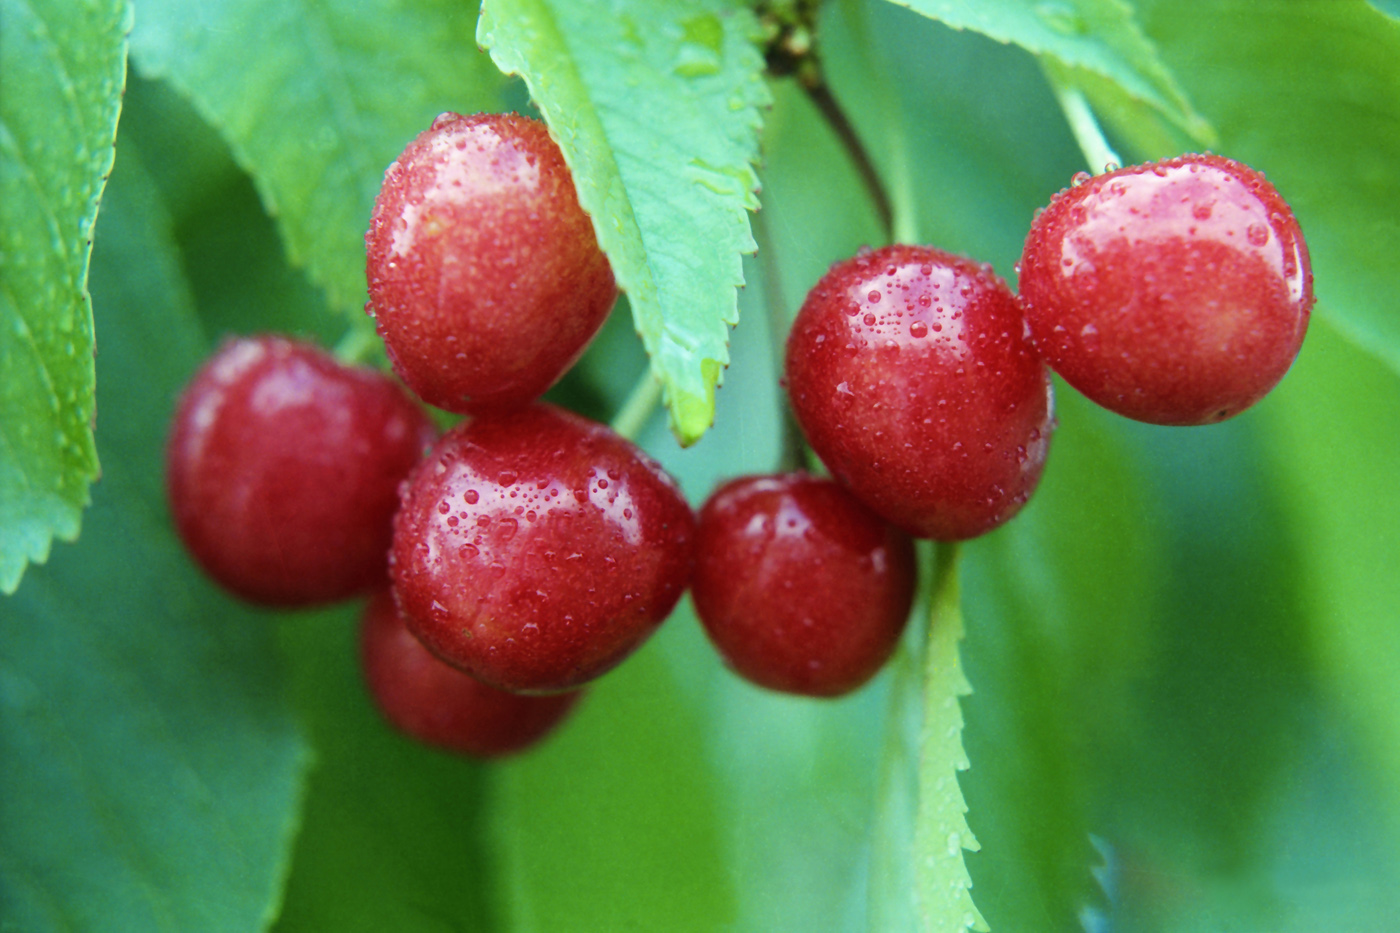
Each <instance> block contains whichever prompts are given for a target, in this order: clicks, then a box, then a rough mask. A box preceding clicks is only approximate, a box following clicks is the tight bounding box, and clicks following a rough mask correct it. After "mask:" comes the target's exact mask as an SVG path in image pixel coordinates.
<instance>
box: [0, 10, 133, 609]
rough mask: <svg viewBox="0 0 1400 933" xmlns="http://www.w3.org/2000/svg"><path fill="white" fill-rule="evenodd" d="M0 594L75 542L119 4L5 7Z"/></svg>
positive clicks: (122, 52) (119, 44)
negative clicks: (54, 545) (91, 278)
mask: <svg viewBox="0 0 1400 933" xmlns="http://www.w3.org/2000/svg"><path fill="white" fill-rule="evenodd" d="M0 21H3V22H4V24H5V25H4V28H3V29H0V88H4V93H3V94H0V373H3V375H0V594H8V593H13V592H14V591H15V588H16V587H17V586H19V581H20V577H21V576H22V575H23V574H24V568H25V565H26V564H27V563H29V562H30V561H34V562H38V563H42V562H43V561H44V560H46V559H47V558H48V554H49V545H50V543H51V541H52V539H53V538H54V537H58V538H59V539H61V540H64V541H72V540H74V539H75V538H77V536H78V528H79V525H80V523H81V520H82V511H83V508H84V507H85V506H87V504H88V502H89V492H88V485H89V484H90V483H91V482H92V481H93V480H95V479H96V478H97V475H98V464H97V450H96V447H95V446H94V444H93V438H92V431H93V418H94V415H95V413H94V410H93V406H94V398H93V391H94V384H95V381H94V380H95V377H94V367H93V361H92V354H93V332H92V301H91V299H90V297H89V295H88V282H87V279H88V258H89V254H90V252H91V248H92V225H93V222H94V221H95V220H96V218H97V203H98V200H99V198H100V197H101V195H102V188H103V185H104V184H105V183H106V180H107V174H108V173H109V172H110V171H111V170H112V142H113V140H114V139H115V138H116V131H117V115H118V113H120V111H121V94H122V81H123V77H124V76H125V74H126V33H127V31H128V30H129V29H130V28H131V7H130V6H129V5H128V4H127V3H126V2H125V0H103V2H97V3H76V2H68V0H50V2H42V3H26V2H24V0H0Z"/></svg>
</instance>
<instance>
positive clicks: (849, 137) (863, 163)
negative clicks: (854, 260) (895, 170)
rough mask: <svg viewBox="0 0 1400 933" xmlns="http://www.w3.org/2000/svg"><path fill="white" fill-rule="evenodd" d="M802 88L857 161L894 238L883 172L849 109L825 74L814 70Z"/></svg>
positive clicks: (882, 224)
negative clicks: (843, 104)
mask: <svg viewBox="0 0 1400 933" xmlns="http://www.w3.org/2000/svg"><path fill="white" fill-rule="evenodd" d="M800 83H801V85H802V89H803V90H804V91H806V92H807V97H808V98H809V99H810V100H811V101H812V103H813V104H815V105H816V108H817V110H818V112H820V113H821V115H822V118H823V119H825V120H826V122H827V125H828V126H830V127H831V129H832V131H833V132H834V133H835V134H836V138H837V139H839V140H840V142H841V145H842V146H843V147H844V148H845V150H846V153H847V155H849V156H850V157H851V161H852V162H853V163H854V164H855V168H856V172H857V174H859V175H860V180H861V183H862V184H864V185H865V190H866V193H867V194H868V195H869V196H870V202H871V204H872V205H873V206H874V208H875V215H876V217H877V218H878V220H879V222H880V229H881V230H883V231H885V235H886V236H888V237H890V238H891V239H892V238H893V237H894V209H893V208H892V207H891V206H890V195H889V192H888V191H886V190H885V183H884V182H883V181H881V179H880V173H879V172H878V171H877V170H876V169H875V162H874V160H872V159H871V158H870V152H869V151H868V150H867V149H866V148H865V145H864V144H863V143H862V142H861V141H860V137H859V136H857V135H856V129H855V127H854V126H853V125H852V124H851V121H850V120H849V119H848V118H847V117H846V112H845V111H844V110H842V109H841V104H840V102H838V101H837V100H836V98H835V97H834V96H833V95H832V93H831V89H830V88H828V87H827V86H826V82H825V81H823V80H822V78H821V75H820V74H817V73H813V74H812V75H811V76H810V77H808V78H807V79H805V80H803V81H801V82H800Z"/></svg>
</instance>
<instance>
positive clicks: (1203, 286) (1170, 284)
mask: <svg viewBox="0 0 1400 933" xmlns="http://www.w3.org/2000/svg"><path fill="white" fill-rule="evenodd" d="M1020 277H1021V278H1020V290H1021V299H1022V302H1023V304H1024V306H1025V314H1026V322H1027V324H1028V326H1029V327H1030V332H1031V337H1032V339H1033V340H1034V342H1035V345H1036V347H1037V349H1038V350H1039V352H1040V354H1041V356H1042V357H1043V358H1044V359H1045V361H1046V362H1047V363H1048V364H1049V365H1050V367H1051V368H1052V369H1054V370H1055V371H1056V372H1058V373H1059V374H1060V375H1061V376H1063V377H1064V378H1065V380H1066V381H1067V382H1069V384H1070V385H1072V386H1074V387H1075V388H1076V389H1078V390H1079V391H1080V392H1082V393H1084V394H1085V395H1086V396H1088V397H1089V398H1090V399H1092V400H1093V401H1095V402H1097V403H1098V404H1100V405H1102V406H1104V407H1105V408H1109V409H1112V410H1113V411H1116V412H1118V413H1119V414H1123V415H1126V416H1128V417H1129V418H1135V419H1137V420H1139V421H1147V422H1151V423H1154V424H1175V425H1189V424H1207V423H1210V422H1215V421H1221V420H1223V419H1225V418H1229V417H1231V416H1233V415H1236V414H1239V413H1240V412H1241V411H1244V410H1245V409H1246V408H1248V407H1249V406H1251V405H1253V404H1254V403H1255V402H1257V401H1258V400H1259V399H1261V398H1263V397H1264V395H1265V394H1267V393H1268V391H1269V390H1270V389H1272V388H1273V387H1274V386H1275V385H1276V384H1277V383H1278V381H1279V380H1280V379H1282V378H1283V375H1284V373H1285V372H1287V371H1288V368H1289V366H1290V365H1291V364H1292V363H1293V359H1294V358H1295V357H1296V356H1297V355H1298V350H1299V348H1300V347H1301V346H1302V343H1303V335H1304V333H1305V332H1306V331H1307V326H1308V318H1309V315H1310V313H1311V310H1312V305H1313V291H1312V271H1311V267H1310V265H1309V261H1308V249H1307V245H1306V244H1305V243H1304V241H1303V234H1302V231H1301V230H1300V229H1299V227H1298V222H1297V220H1295V219H1294V217H1293V212H1292V211H1291V210H1290V209H1289V207H1288V205H1287V204H1286V203H1285V202H1284V200H1283V199H1282V198H1281V197H1280V196H1279V194H1278V192H1277V191H1276V190H1275V189H1274V187H1273V186H1272V185H1270V184H1269V183H1268V182H1267V181H1265V179H1264V176H1263V175H1261V174H1259V173H1258V172H1256V171H1254V170H1253V169H1251V168H1249V167H1248V166H1246V165H1241V164H1240V163H1238V162H1233V161H1231V160H1229V159H1225V158H1222V157H1220V156H1215V155H1187V156H1182V157H1180V158H1176V159H1168V160H1166V161H1164V162H1158V163H1153V164H1147V165H1138V166H1131V167H1129V168H1124V169H1119V170H1118V171H1114V172H1109V173H1107V174H1104V175H1099V176H1097V177H1095V178H1091V179H1088V180H1084V181H1082V183H1081V184H1078V185H1076V186H1074V187H1071V188H1067V189H1065V190H1064V191H1061V192H1060V193H1059V194H1057V195H1056V196H1055V198H1054V199H1053V200H1052V201H1051V202H1050V206H1049V207H1047V208H1046V209H1045V210H1044V211H1043V212H1041V213H1040V214H1039V215H1038V216H1037V217H1036V219H1035V222H1034V223H1033V224H1032V225H1031V230H1030V234H1029V235H1028V236H1027V237H1026V247H1025V252H1024V254H1023V255H1022V257H1021V266H1020Z"/></svg>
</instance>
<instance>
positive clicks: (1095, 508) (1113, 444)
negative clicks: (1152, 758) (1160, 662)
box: [962, 391, 1161, 931]
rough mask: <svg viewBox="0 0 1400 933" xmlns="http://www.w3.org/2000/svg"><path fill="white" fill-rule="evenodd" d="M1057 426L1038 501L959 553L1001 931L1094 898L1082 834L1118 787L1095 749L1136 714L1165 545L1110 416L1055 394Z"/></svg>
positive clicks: (980, 797) (1058, 923) (1054, 925)
mask: <svg viewBox="0 0 1400 933" xmlns="http://www.w3.org/2000/svg"><path fill="white" fill-rule="evenodd" d="M1056 402H1057V406H1056V407H1057V411H1058V414H1059V418H1060V419H1061V426H1060V428H1059V430H1058V431H1057V433H1056V435H1055V438H1054V441H1053V442H1052V444H1051V448H1050V457H1049V460H1048V462H1047V465H1046V472H1045V476H1044V478H1043V479H1042V482H1041V486H1040V488H1039V490H1038V491H1037V492H1036V495H1035V498H1034V499H1032V500H1031V503H1030V505H1029V506H1028V507H1027V508H1026V509H1025V510H1024V512H1022V514H1021V515H1019V516H1018V517H1017V518H1016V520H1015V521H1013V522H1011V523H1010V524H1008V525H1007V526H1006V527H1004V528H1002V529H1000V530H998V531H996V532H994V533H993V534H991V535H988V536H986V537H984V538H980V539H978V540H976V541H973V542H969V543H968V544H967V545H965V546H964V553H963V563H962V566H963V569H964V572H963V593H964V597H963V615H964V616H965V617H966V620H967V636H966V639H965V641H964V648H963V661H964V665H965V668H966V671H967V677H968V680H969V681H970V682H971V684H972V686H973V693H972V694H971V696H969V697H968V698H967V699H966V700H965V701H964V702H963V713H964V716H965V719H966V726H965V729H964V733H963V744H964V745H965V747H966V749H967V755H968V759H969V760H970V762H971V768H970V769H969V770H968V771H967V772H966V774H965V775H964V776H963V778H962V787H963V793H964V795H965V796H966V798H967V803H968V805H969V808H970V812H969V814H968V817H967V819H968V823H969V824H970V825H971V827H972V830H973V832H975V833H976V834H977V839H978V841H979V842H981V844H982V851H981V852H980V853H978V854H976V855H973V856H970V857H969V858H968V868H969V870H970V871H971V874H972V878H973V881H974V882H975V887H974V888H973V894H974V896H975V897H976V899H977V904H978V906H979V907H980V908H981V911H982V914H983V915H984V916H985V917H986V918H987V922H988V923H989V924H990V925H991V928H992V929H993V930H999V929H1005V930H1031V929H1034V930H1045V931H1051V930H1070V929H1076V928H1077V927H1078V924H1079V916H1080V912H1081V911H1082V910H1084V909H1085V908H1086V907H1089V906H1090V905H1091V904H1093V903H1095V902H1097V901H1098V900H1099V899H1101V897H1102V894H1101V893H1099V892H1097V886H1096V884H1095V882H1094V881H1093V879H1092V878H1091V875H1090V869H1091V867H1092V866H1093V865H1095V864H1097V862H1098V861H1099V858H1098V856H1096V855H1095V853H1094V851H1093V850H1092V848H1091V847H1090V840H1089V834H1090V833H1091V832H1093V831H1095V830H1096V829H1097V828H1098V827H1097V825H1096V823H1095V822H1094V820H1095V818H1096V817H1097V816H1098V814H1097V813H1095V810H1096V804H1098V803H1099V799H1100V798H1099V796H1098V795H1100V794H1110V795H1112V794H1116V793H1117V792H1118V789H1117V788H1115V787H1114V786H1113V784H1112V780H1111V774H1108V773H1105V772H1106V771H1107V769H1106V768H1104V769H1103V770H1100V768H1102V767H1103V764H1104V763H1103V761H1102V759H1101V758H1100V757H1098V756H1097V755H1096V754H1095V753H1096V751H1097V750H1099V749H1101V748H1104V747H1105V746H1107V747H1109V748H1112V747H1114V746H1113V743H1114V742H1121V741H1122V740H1123V739H1124V737H1125V735H1126V734H1127V731H1128V730H1129V729H1131V728H1132V726H1133V725H1134V723H1133V721H1132V719H1131V718H1130V707H1129V702H1130V700H1131V698H1132V696H1133V687H1134V686H1135V683H1136V681H1137V678H1138V677H1139V676H1140V672H1141V670H1142V668H1143V666H1144V663H1145V661H1146V660H1147V658H1148V657H1149V648H1150V646H1151V644H1152V633H1151V630H1150V628H1149V620H1150V614H1151V607H1152V605H1153V603H1154V601H1155V598H1156V594H1157V585H1156V579H1155V575H1156V570H1157V567H1158V566H1159V564H1160V560H1161V555H1160V553H1159V551H1158V548H1157V543H1156V536H1155V532H1156V531H1157V529H1158V527H1159V526H1158V525H1157V524H1156V521H1155V517H1154V516H1155V509H1156V506H1155V502H1154V499H1153V497H1152V496H1151V494H1150V493H1149V492H1148V490H1147V489H1146V488H1145V485H1144V477H1143V474H1142V471H1141V468H1140V466H1139V465H1138V464H1137V463H1136V461H1135V459H1134V458H1133V457H1132V456H1131V452H1130V450H1129V449H1127V448H1126V447H1125V446H1124V444H1123V443H1122V442H1121V440H1119V439H1118V438H1117V437H1115V435H1114V433H1113V431H1112V430H1111V428H1110V427H1108V425H1107V423H1106V422H1107V418H1108V417H1109V416H1107V415H1104V414H1103V413H1101V412H1099V411H1097V410H1095V409H1093V408H1092V406H1090V405H1089V404H1088V403H1087V402H1085V401H1084V400H1083V399H1081V398H1079V397H1078V396H1076V395H1074V394H1073V393H1071V392H1068V391H1062V392H1060V393H1058V397H1057V399H1056Z"/></svg>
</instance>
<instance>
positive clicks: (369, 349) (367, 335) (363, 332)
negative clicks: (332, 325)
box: [331, 326, 379, 365]
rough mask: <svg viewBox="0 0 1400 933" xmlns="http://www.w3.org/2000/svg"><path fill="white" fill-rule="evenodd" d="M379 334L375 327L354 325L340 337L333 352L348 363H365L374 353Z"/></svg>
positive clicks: (337, 357)
mask: <svg viewBox="0 0 1400 933" xmlns="http://www.w3.org/2000/svg"><path fill="white" fill-rule="evenodd" d="M378 339H379V335H378V334H376V333H375V332H374V328H373V327H361V326H352V327H351V328H350V329H349V330H347V331H346V332H345V336H344V337H341V338H340V342H339V343H337V344H336V345H335V349H334V350H332V351H331V354H332V355H333V356H334V357H335V358H336V359H338V360H340V361H341V362H342V363H345V364H346V365H354V364H356V363H363V362H365V361H366V360H368V359H369V358H370V356H372V355H373V353H374V344H375V341H376V340H378Z"/></svg>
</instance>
